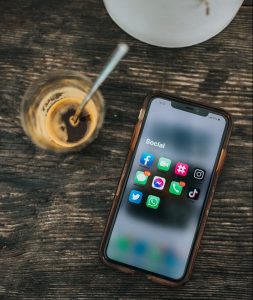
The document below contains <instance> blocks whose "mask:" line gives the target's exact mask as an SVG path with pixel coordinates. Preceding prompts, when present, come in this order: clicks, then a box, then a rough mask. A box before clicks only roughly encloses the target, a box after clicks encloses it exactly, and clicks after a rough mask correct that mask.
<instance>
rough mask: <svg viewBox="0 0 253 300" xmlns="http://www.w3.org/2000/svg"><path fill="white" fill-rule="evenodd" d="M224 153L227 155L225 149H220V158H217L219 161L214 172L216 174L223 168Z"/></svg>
mask: <svg viewBox="0 0 253 300" xmlns="http://www.w3.org/2000/svg"><path fill="white" fill-rule="evenodd" d="M226 155H227V151H226V149H222V150H221V155H220V159H219V162H218V164H217V168H216V173H217V174H220V173H221V170H222V168H223V165H224V161H225V158H226Z"/></svg>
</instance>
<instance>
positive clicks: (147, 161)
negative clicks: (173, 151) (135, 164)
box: [140, 152, 155, 167]
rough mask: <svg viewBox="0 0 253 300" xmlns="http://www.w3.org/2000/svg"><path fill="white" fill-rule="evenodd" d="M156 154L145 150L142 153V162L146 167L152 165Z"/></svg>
mask: <svg viewBox="0 0 253 300" xmlns="http://www.w3.org/2000/svg"><path fill="white" fill-rule="evenodd" d="M154 158H155V156H154V155H153V154H151V153H147V152H144V153H142V155H141V159H140V164H141V165H143V166H145V167H150V166H151V165H152V163H153V161H154Z"/></svg>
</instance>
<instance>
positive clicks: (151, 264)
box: [107, 98, 226, 279]
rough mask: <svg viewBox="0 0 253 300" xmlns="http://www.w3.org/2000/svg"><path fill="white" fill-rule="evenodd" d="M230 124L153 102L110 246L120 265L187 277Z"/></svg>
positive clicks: (108, 253) (218, 117)
mask: <svg viewBox="0 0 253 300" xmlns="http://www.w3.org/2000/svg"><path fill="white" fill-rule="evenodd" d="M225 125H226V121H225V119H224V118H223V117H222V116H219V115H215V114H213V113H209V114H208V115H207V116H201V115H196V114H193V113H190V112H187V111H183V110H179V109H176V108H174V107H172V106H171V102H170V101H168V100H165V99H160V98H156V99H154V100H153V101H152V103H151V105H150V108H149V113H148V116H147V119H146V122H145V125H144V128H143V132H142V135H141V138H140V141H139V144H138V147H137V149H136V153H135V157H134V159H133V163H132V168H131V171H130V173H129V176H128V180H127V183H126V186H125V190H124V192H123V195H122V199H121V202H120V208H119V210H118V214H117V218H116V221H115V224H114V227H113V230H112V232H111V236H110V240H109V243H108V246H107V256H108V257H109V258H110V259H112V260H115V261H118V262H121V263H124V264H127V265H131V266H135V267H137V268H140V269H144V270H147V271H150V272H154V273H158V274H160V275H163V276H166V277H169V278H171V279H180V278H182V276H183V275H184V272H185V269H186V266H187V261H188V257H189V254H190V251H191V247H192V243H193V241H194V236H195V233H196V229H197V226H198V222H199V219H200V216H201V210H202V207H203V204H204V200H205V197H206V193H207V189H208V185H209V182H210V179H211V175H212V169H213V165H214V163H215V160H216V157H217V153H218V151H219V145H220V142H221V139H222V135H223V132H224V128H225Z"/></svg>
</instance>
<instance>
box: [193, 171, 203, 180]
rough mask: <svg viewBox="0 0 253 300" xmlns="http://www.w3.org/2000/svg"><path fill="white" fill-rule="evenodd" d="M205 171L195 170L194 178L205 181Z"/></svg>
mask: <svg viewBox="0 0 253 300" xmlns="http://www.w3.org/2000/svg"><path fill="white" fill-rule="evenodd" d="M205 173H206V172H205V171H204V170H202V169H195V170H194V173H193V177H194V178H196V179H198V180H203V179H204V177H205Z"/></svg>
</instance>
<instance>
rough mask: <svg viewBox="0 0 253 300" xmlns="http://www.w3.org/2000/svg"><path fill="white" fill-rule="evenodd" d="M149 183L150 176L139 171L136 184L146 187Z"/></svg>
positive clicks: (136, 175)
mask: <svg viewBox="0 0 253 300" xmlns="http://www.w3.org/2000/svg"><path fill="white" fill-rule="evenodd" d="M147 181H148V176H147V174H145V173H144V172H142V171H137V172H136V174H135V177H134V183H137V184H140V185H145V184H146V183H147Z"/></svg>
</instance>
